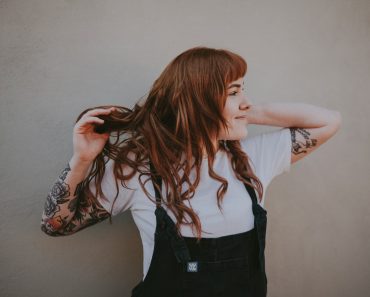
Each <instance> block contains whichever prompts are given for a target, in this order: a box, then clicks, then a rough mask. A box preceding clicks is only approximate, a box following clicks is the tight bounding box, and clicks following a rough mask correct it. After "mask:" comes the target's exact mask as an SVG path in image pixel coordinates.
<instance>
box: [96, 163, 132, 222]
mask: <svg viewBox="0 0 370 297" xmlns="http://www.w3.org/2000/svg"><path fill="white" fill-rule="evenodd" d="M113 166H114V161H113V160H111V159H109V160H108V162H107V163H106V165H105V172H104V176H103V179H102V181H101V188H102V191H103V194H104V196H105V197H106V198H107V199H108V201H107V200H106V199H104V198H103V197H101V196H100V195H99V194H98V196H97V199H98V201H99V202H100V204H101V205H102V206H103V207H104V209H105V210H106V211H108V212H109V213H110V212H111V211H112V215H113V216H115V215H117V214H119V213H122V212H124V211H126V210H128V209H130V208H131V206H132V204H133V197H134V192H135V189H132V188H130V189H127V188H125V187H123V186H122V185H121V181H120V180H119V181H118V190H119V192H118V196H117V199H116V201H115V202H114V200H115V197H116V195H117V189H116V182H115V177H114V173H113V168H114V167H113ZM129 187H130V186H129ZM89 188H90V190H91V191H92V193H93V194H94V195H95V189H96V187H95V179H92V180H91V181H90V183H89ZM113 202H114V206H113V209H111V208H112V204H113Z"/></svg>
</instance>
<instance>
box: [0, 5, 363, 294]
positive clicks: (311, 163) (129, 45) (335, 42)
mask: <svg viewBox="0 0 370 297" xmlns="http://www.w3.org/2000/svg"><path fill="white" fill-rule="evenodd" d="M197 45H205V46H210V47H217V48H227V49H230V50H233V51H235V52H237V53H239V54H241V55H242V56H243V57H244V58H245V59H246V60H247V62H248V67H249V68H248V74H247V76H246V84H247V94H248V95H249V97H250V98H251V99H252V100H253V101H254V103H259V102H260V103H261V102H279V101H292V102H293V101H294V102H306V103H311V104H314V105H319V106H323V107H327V108H331V109H336V110H339V111H340V112H341V114H342V117H343V124H342V127H341V129H340V131H339V132H338V133H337V134H336V135H335V137H334V138H333V139H331V140H329V141H328V143H326V144H325V145H324V146H323V147H321V148H319V149H318V150H317V151H316V152H314V153H313V154H312V155H310V156H308V157H307V158H305V159H304V160H302V161H300V162H298V163H297V164H294V165H292V169H291V171H290V172H289V173H286V174H283V175H281V176H279V177H277V178H276V179H275V180H274V181H273V182H272V184H271V185H270V186H269V188H268V191H267V196H266V205H265V206H266V207H267V209H268V212H269V225H268V231H267V250H266V257H267V274H268V279H269V288H268V291H269V293H268V295H269V297H283V296H301V297H306V296H307V297H308V296H325V297H329V296H330V297H331V296H333V297H334V296H336V297H341V296H369V295H368V294H369V293H368V292H369V291H370V283H369V279H370V265H369V254H370V252H369V251H370V232H369V228H370V202H369V194H368V193H369V190H370V183H369V165H370V161H369V158H368V153H369V151H370V138H369V131H368V129H369V127H370V120H369V119H370V117H369V114H370V103H369V94H370V84H369V82H370V56H369V54H370V2H369V1H368V0H352V1H347V0H312V1H303V0H282V1H273V0H268V1H256V0H253V1H252V0H250V1H247V0H245V1H242V0H229V1H227V0H198V1H193V0H190V1H179V0H172V1H170V0H157V1H149V0H136V1H133V0H132V1H119V0H105V1H98V0H89V1H87V0H75V1H72V0H64V1H55V0H54V1H50V0H48V1H47V0H0V104H1V105H0V115H1V116H0V121H1V122H0V134H1V137H0V150H1V155H0V164H1V171H0V191H1V192H0V195H1V196H0V199H1V204H0V232H1V243H0V296H3V297H19V296H22V297H23V296H24V297H36V296H37V297H46V296H56V297H59V296H60V297H62V296H74V297H82V296H91V297H92V296H105V297H113V296H125V297H126V296H130V291H131V288H132V287H133V286H134V285H135V284H136V283H137V282H138V281H139V280H140V278H141V276H142V251H141V248H142V247H141V242H140V238H139V234H138V232H137V229H136V227H135V225H134V223H133V220H132V218H131V215H130V213H129V212H127V213H124V214H122V215H120V216H117V217H115V219H114V220H113V225H110V224H109V223H108V221H104V222H102V223H100V224H97V225H94V226H93V227H90V228H87V229H85V230H83V231H81V232H79V233H76V234H74V235H71V236H67V237H58V238H53V237H48V236H46V235H45V234H44V233H42V232H41V230H40V227H39V225H40V219H41V212H42V209H43V205H44V201H45V199H46V195H47V193H48V192H49V190H50V187H51V186H52V184H53V183H54V181H55V179H56V178H57V176H58V175H59V173H60V172H61V170H62V169H63V168H64V166H65V165H66V164H67V162H68V161H69V160H70V158H71V156H72V128H73V125H74V121H75V119H76V117H77V116H78V114H79V113H80V112H81V111H82V110H83V109H85V108H87V107H91V106H95V105H101V104H120V105H125V106H132V104H133V103H134V102H136V101H137V100H138V99H139V98H140V97H141V96H143V95H145V94H146V93H147V91H148V90H149V87H150V86H151V84H152V82H153V81H154V80H155V79H156V77H157V76H158V75H159V74H160V72H161V71H162V70H163V68H164V67H165V66H166V65H167V63H169V62H170V60H171V59H172V58H174V57H175V56H176V55H178V54H179V53H180V52H182V51H184V50H186V49H188V48H190V47H193V46H197ZM266 128H267V129H273V128H274V127H261V126H252V127H251V129H250V130H251V131H250V132H251V134H256V133H261V132H264V131H265V129H266Z"/></svg>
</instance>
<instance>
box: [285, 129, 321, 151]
mask: <svg viewBox="0 0 370 297" xmlns="http://www.w3.org/2000/svg"><path fill="white" fill-rule="evenodd" d="M290 135H291V137H292V153H293V154H295V155H299V154H302V153H307V149H309V148H312V147H314V146H316V144H317V139H313V138H310V135H311V134H310V132H308V131H307V130H305V129H303V128H290ZM298 137H299V138H300V140H298V139H297V138H298Z"/></svg>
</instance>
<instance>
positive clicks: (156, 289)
mask: <svg viewBox="0 0 370 297" xmlns="http://www.w3.org/2000/svg"><path fill="white" fill-rule="evenodd" d="M246 71H247V64H246V62H245V60H244V59H243V58H242V57H241V56H239V55H238V54H235V53H232V52H230V51H228V50H218V49H212V48H206V47H196V48H192V49H189V50H187V51H185V52H183V53H182V54H180V55H179V56H178V57H176V58H175V59H174V60H173V61H172V62H171V63H170V64H169V65H168V66H167V67H166V68H165V69H164V71H163V72H162V74H161V75H160V76H159V78H158V79H157V80H156V81H155V82H154V84H153V86H152V87H151V90H150V92H149V94H148V97H147V98H146V100H145V102H143V103H142V104H139V103H137V104H136V105H135V106H134V108H133V109H132V110H131V109H128V108H125V107H120V106H100V107H96V108H92V109H88V110H86V111H84V112H83V113H82V114H81V115H80V116H79V117H78V119H77V121H76V124H75V127H74V130H73V149H74V154H73V157H72V159H71V160H70V162H69V163H68V165H67V167H66V168H65V169H64V170H63V171H62V173H61V175H60V176H59V178H58V179H57V181H56V182H55V184H54V186H53V188H52V190H51V192H50V193H49V195H48V197H47V200H46V203H45V209H44V213H43V216H42V223H41V229H42V230H43V231H44V232H45V233H46V234H48V235H51V236H63V235H69V234H73V233H75V232H77V231H79V230H82V229H83V228H86V227H88V226H91V225H93V224H96V223H98V222H100V221H103V220H105V219H107V218H110V220H111V218H112V216H114V215H117V214H118V213H121V212H123V211H126V210H128V209H130V210H131V212H132V214H133V218H134V220H135V223H136V225H137V226H138V229H139V231H140V235H141V238H142V241H143V247H144V277H143V280H142V281H141V282H140V283H139V284H138V285H137V286H136V287H135V288H134V289H133V292H132V296H140V297H145V296H162V297H163V296H171V297H176V296H192V297H194V296H228V297H229V296H234V297H235V296H266V294H267V277H266V273H265V257H264V249H265V236H266V222H267V217H266V213H267V212H266V210H265V209H264V208H263V204H264V193H265V188H266V187H267V185H268V184H269V183H270V182H271V180H272V179H273V178H274V177H275V176H277V175H279V174H281V173H282V172H284V171H289V168H290V164H291V163H294V162H297V161H298V160H300V159H302V158H303V157H305V156H307V155H308V154H310V153H311V152H312V151H313V150H315V149H317V148H318V147H319V146H320V145H321V144H323V143H324V142H326V141H327V140H328V139H329V138H330V137H332V136H333V135H334V134H335V133H336V131H337V130H338V128H339V126H340V123H341V116H340V113H339V112H337V111H332V110H327V109H325V108H321V107H316V106H312V105H309V104H303V103H302V104H298V103H295V104H292V103H273V104H262V105H253V104H252V103H251V101H250V100H249V99H248V98H247V96H246V95H245V93H244V80H243V79H244V76H245V74H246ZM248 124H260V125H272V126H279V127H282V128H281V129H279V130H276V131H273V132H269V133H264V134H262V135H258V136H254V137H248V138H247V134H248V130H247V125H248ZM108 140H109V141H108ZM257 196H258V197H257Z"/></svg>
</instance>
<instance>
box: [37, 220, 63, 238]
mask: <svg viewBox="0 0 370 297" xmlns="http://www.w3.org/2000/svg"><path fill="white" fill-rule="evenodd" d="M40 228H41V231H42V232H44V233H45V234H46V235H49V236H52V237H57V236H66V235H68V234H67V233H63V232H62V229H54V228H53V227H52V225H51V224H49V223H48V222H45V221H41V225H40Z"/></svg>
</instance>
